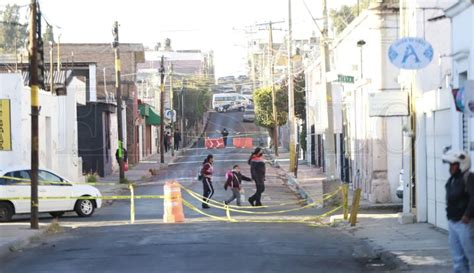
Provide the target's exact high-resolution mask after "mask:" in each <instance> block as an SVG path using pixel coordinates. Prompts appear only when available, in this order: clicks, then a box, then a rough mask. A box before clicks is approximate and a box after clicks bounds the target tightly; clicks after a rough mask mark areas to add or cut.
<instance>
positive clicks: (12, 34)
mask: <svg viewBox="0 0 474 273" xmlns="http://www.w3.org/2000/svg"><path fill="white" fill-rule="evenodd" d="M0 16H1V18H2V22H1V23H0V51H1V52H3V53H12V52H15V49H18V48H24V47H25V45H26V42H27V38H28V32H27V26H26V25H22V24H20V7H19V6H18V5H7V6H6V7H5V10H3V11H1V12H0Z"/></svg>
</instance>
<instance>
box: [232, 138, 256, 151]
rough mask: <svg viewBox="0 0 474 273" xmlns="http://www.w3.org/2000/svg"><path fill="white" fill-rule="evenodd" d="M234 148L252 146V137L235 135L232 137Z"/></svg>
mask: <svg viewBox="0 0 474 273" xmlns="http://www.w3.org/2000/svg"><path fill="white" fill-rule="evenodd" d="M233 144H234V147H235V148H249V149H251V148H253V139H252V138H251V137H236V138H234V139H233Z"/></svg>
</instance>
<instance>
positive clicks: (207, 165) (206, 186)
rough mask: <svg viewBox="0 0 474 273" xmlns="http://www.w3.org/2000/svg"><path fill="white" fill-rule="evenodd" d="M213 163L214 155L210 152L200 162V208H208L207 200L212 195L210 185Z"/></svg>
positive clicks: (212, 189) (212, 188)
mask: <svg viewBox="0 0 474 273" xmlns="http://www.w3.org/2000/svg"><path fill="white" fill-rule="evenodd" d="M213 163H214V156H213V155H212V154H210V155H208V156H207V157H206V159H205V160H204V162H203V163H202V169H201V175H202V186H203V194H202V195H203V196H204V198H203V199H202V200H203V202H202V208H203V209H208V208H210V207H209V205H208V203H209V200H210V199H211V198H212V195H214V187H213V186H212V173H213V172H214V169H213V167H212V165H213Z"/></svg>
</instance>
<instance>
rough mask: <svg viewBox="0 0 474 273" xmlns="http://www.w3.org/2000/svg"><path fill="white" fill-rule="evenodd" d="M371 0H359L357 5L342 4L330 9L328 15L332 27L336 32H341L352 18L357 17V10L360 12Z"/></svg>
mask: <svg viewBox="0 0 474 273" xmlns="http://www.w3.org/2000/svg"><path fill="white" fill-rule="evenodd" d="M371 1H372V0H360V1H359V6H357V4H355V5H351V6H348V5H342V6H341V7H340V8H339V9H331V11H330V12H329V17H331V20H332V24H333V29H334V32H335V33H336V34H339V33H341V32H342V31H343V30H344V29H345V28H346V27H347V26H348V25H349V24H350V23H351V22H352V21H354V19H355V18H356V17H357V15H358V14H357V13H358V12H362V11H363V10H364V9H367V8H368V7H369V5H370V2H371Z"/></svg>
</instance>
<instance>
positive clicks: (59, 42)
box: [56, 34, 61, 75]
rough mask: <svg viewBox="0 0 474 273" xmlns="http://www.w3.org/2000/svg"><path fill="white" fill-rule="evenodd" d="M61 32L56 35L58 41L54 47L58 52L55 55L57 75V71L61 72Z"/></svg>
mask: <svg viewBox="0 0 474 273" xmlns="http://www.w3.org/2000/svg"><path fill="white" fill-rule="evenodd" d="M60 45H61V34H59V35H58V43H57V44H56V47H57V54H58V57H57V59H58V60H57V63H58V64H57V65H58V67H57V68H56V69H57V71H58V75H59V73H61V47H60Z"/></svg>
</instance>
